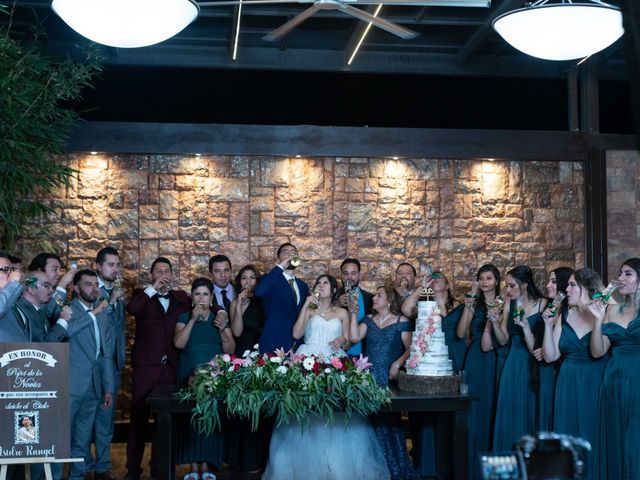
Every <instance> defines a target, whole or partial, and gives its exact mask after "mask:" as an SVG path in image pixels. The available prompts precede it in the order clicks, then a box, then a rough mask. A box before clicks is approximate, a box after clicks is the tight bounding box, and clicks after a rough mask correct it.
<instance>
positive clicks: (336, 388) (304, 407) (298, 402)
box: [178, 351, 390, 433]
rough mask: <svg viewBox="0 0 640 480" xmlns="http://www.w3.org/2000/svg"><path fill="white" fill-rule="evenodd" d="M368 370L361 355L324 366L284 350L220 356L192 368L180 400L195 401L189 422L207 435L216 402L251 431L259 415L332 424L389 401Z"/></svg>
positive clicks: (215, 422) (216, 418)
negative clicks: (340, 414)
mask: <svg viewBox="0 0 640 480" xmlns="http://www.w3.org/2000/svg"><path fill="white" fill-rule="evenodd" d="M370 366H371V364H370V363H368V362H367V359H366V358H362V356H361V357H360V358H359V359H353V358H346V357H345V358H338V357H332V358H331V359H329V360H328V361H326V360H325V359H322V358H317V357H313V356H309V357H304V356H299V355H296V354H292V353H289V354H285V353H284V352H283V351H277V352H276V353H275V354H262V355H259V354H258V353H257V352H253V353H251V354H246V355H245V356H244V357H243V358H238V357H235V356H233V355H218V356H216V357H215V358H214V359H213V360H212V361H211V362H210V363H209V364H207V365H203V366H201V367H199V368H197V369H196V371H195V373H194V376H193V378H192V379H191V381H190V382H189V386H188V387H187V388H184V389H183V390H181V391H180V392H179V393H178V397H179V398H180V399H181V400H183V401H186V400H195V402H196V404H195V407H194V408H193V411H192V413H193V415H192V419H193V421H194V423H195V424H196V425H197V426H198V428H199V430H200V431H201V432H205V433H211V432H212V431H213V430H214V429H219V428H220V408H221V407H222V405H220V402H222V404H223V405H224V407H225V409H226V412H227V415H230V416H238V417H241V418H246V419H249V420H250V421H251V426H252V428H253V430H256V429H257V428H258V423H259V420H260V417H261V416H272V417H274V418H275V421H276V425H280V424H282V423H288V422H289V421H292V420H293V421H296V422H298V423H300V424H301V425H304V424H306V423H307V422H308V421H309V416H310V415H316V416H319V417H321V418H324V419H325V420H326V422H327V423H329V424H332V423H333V422H334V412H336V411H344V412H345V422H349V420H350V418H351V415H352V414H353V413H358V414H361V415H364V416H367V415H370V414H372V413H375V412H377V411H378V410H379V409H380V408H381V407H382V406H383V405H386V404H388V403H389V402H390V397H389V390H388V389H387V388H382V387H380V386H378V384H377V383H376V381H375V379H374V378H373V376H372V375H371V373H370V372H369V371H368V370H367V369H368V367H370Z"/></svg>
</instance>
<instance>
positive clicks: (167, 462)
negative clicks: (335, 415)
mask: <svg viewBox="0 0 640 480" xmlns="http://www.w3.org/2000/svg"><path fill="white" fill-rule="evenodd" d="M175 392H176V386H175V385H158V386H157V387H156V388H154V389H153V391H152V392H151V393H150V394H149V396H148V397H147V403H148V404H149V406H150V408H151V411H152V412H153V413H154V414H155V415H156V428H157V437H156V445H155V448H156V461H157V465H156V476H157V479H158V480H173V479H174V476H175V460H174V459H175V447H176V442H175V438H174V435H175V432H174V424H173V423H174V422H173V417H174V415H175V414H181V413H190V412H191V409H192V408H193V406H194V404H195V403H194V402H180V401H179V400H177V399H176V398H175V396H174V394H175ZM476 399H477V397H476V396H474V395H437V396H436V395H434V396H426V395H422V394H418V393H411V392H404V391H400V390H397V389H395V388H392V389H391V405H390V406H389V407H387V410H388V411H393V412H402V411H407V412H438V413H442V414H443V415H445V421H446V422H447V423H448V425H449V428H450V431H451V432H452V435H451V440H450V441H449V442H447V443H448V444H447V445H443V446H442V448H440V451H439V452H438V458H439V464H444V465H447V466H448V468H447V470H448V471H453V478H455V479H456V480H466V479H467V478H468V465H467V445H468V442H467V439H468V435H469V409H470V408H471V402H472V401H473V400H476ZM439 447H440V446H439ZM454 449H455V454H454ZM449 468H450V469H451V470H449Z"/></svg>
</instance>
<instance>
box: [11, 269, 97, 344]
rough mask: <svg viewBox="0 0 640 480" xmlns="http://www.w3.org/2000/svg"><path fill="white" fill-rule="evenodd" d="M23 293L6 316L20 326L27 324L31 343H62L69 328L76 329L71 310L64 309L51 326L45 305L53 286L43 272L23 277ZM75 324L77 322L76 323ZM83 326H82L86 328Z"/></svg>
mask: <svg viewBox="0 0 640 480" xmlns="http://www.w3.org/2000/svg"><path fill="white" fill-rule="evenodd" d="M23 283H24V292H23V293H22V297H20V298H19V299H18V300H17V301H16V304H15V305H14V307H13V311H12V312H11V313H9V314H8V316H9V315H12V316H13V317H15V319H16V321H17V322H19V323H21V324H27V322H28V327H29V330H30V340H29V341H31V342H62V341H63V340H65V339H66V338H67V335H68V330H69V329H70V328H75V329H77V328H78V327H79V326H80V325H77V324H73V323H72V322H70V320H71V308H69V307H64V308H63V309H62V310H61V312H60V318H58V319H57V321H56V323H55V324H54V325H53V326H51V325H50V324H49V320H47V316H46V314H45V305H47V303H48V302H49V300H51V296H52V295H53V289H54V286H53V285H51V283H49V282H48V281H47V275H46V274H45V273H44V272H39V271H38V272H29V273H27V274H26V275H25V281H24V282H23ZM76 323H77V322H76ZM86 325H87V324H85V325H84V326H86Z"/></svg>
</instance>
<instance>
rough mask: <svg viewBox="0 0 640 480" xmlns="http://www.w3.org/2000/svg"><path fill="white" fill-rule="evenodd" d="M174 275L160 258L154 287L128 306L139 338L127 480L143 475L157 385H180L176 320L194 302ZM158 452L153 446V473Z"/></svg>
mask: <svg viewBox="0 0 640 480" xmlns="http://www.w3.org/2000/svg"><path fill="white" fill-rule="evenodd" d="M172 274H173V272H172V269H171V262H170V261H169V259H167V258H164V257H158V258H156V259H155V260H154V261H153V263H152V264H151V284H150V285H147V287H146V288H144V289H143V288H136V289H135V290H134V291H133V294H132V295H131V300H129V303H128V304H127V312H129V313H130V314H131V315H133V316H134V317H135V318H136V336H135V341H134V343H133V350H132V351H131V368H132V377H133V389H132V391H131V424H130V425H129V437H128V440H127V475H126V477H125V479H126V480H138V479H139V478H140V475H141V474H142V468H140V462H141V461H142V456H143V454H144V444H145V436H146V430H147V426H148V424H149V413H150V412H149V406H148V405H147V402H146V399H147V395H149V393H150V392H151V390H153V388H154V387H155V386H156V385H162V384H174V383H176V373H177V365H178V356H179V353H178V351H177V350H176V348H175V346H174V344H173V335H174V331H175V327H176V321H177V319H178V317H179V316H180V314H181V313H183V312H186V311H188V310H189V308H190V306H191V299H190V298H189V296H188V295H187V292H185V291H184V290H172V289H171V284H172V280H171V276H172ZM154 437H155V435H154ZM155 453H156V452H155V450H154V449H153V446H152V449H151V468H152V472H153V469H154V467H155V462H154V459H155ZM153 473H155V472H153ZM152 476H155V475H153V474H152Z"/></svg>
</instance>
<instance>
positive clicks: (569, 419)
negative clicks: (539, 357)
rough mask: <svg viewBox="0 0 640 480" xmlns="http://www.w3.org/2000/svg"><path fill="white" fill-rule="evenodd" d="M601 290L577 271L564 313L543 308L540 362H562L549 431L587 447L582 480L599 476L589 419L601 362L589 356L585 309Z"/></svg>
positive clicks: (592, 277) (593, 276) (589, 322)
mask: <svg viewBox="0 0 640 480" xmlns="http://www.w3.org/2000/svg"><path fill="white" fill-rule="evenodd" d="M602 289H603V286H602V281H601V280H600V276H599V275H598V274H597V273H596V272H594V271H593V270H591V269H590V268H582V269H580V270H577V271H576V272H575V273H574V274H573V275H571V277H570V278H569V283H568V287H567V289H566V292H567V298H566V300H567V302H568V305H569V309H562V308H559V309H558V310H557V312H553V311H552V310H551V309H550V308H547V309H546V310H545V311H544V312H543V314H542V318H543V320H544V324H545V329H544V340H543V356H544V359H545V360H546V361H547V362H555V361H557V360H558V359H559V358H561V357H562V358H563V359H564V361H563V362H562V365H561V366H560V372H559V373H558V381H557V383H556V396H555V411H554V421H553V423H554V431H555V432H556V433H563V434H567V435H571V436H574V437H580V438H582V439H584V440H587V441H589V443H590V444H591V452H590V453H589V454H588V457H587V465H586V466H587V476H586V477H583V478H589V479H594V480H595V479H597V478H600V476H599V475H598V474H596V472H595V471H594V458H596V457H597V455H598V449H599V444H598V441H599V428H598V422H597V421H594V418H593V417H594V412H596V411H597V410H598V405H599V402H600V387H601V385H602V376H603V374H604V370H605V367H606V366H607V358H606V357H601V358H599V359H597V358H593V357H592V356H591V353H590V351H589V340H590V338H591V331H592V330H593V326H594V323H595V318H594V316H593V314H592V313H591V312H590V310H589V304H590V303H591V298H592V297H593V295H594V294H595V293H596V292H600V291H602ZM554 313H556V315H553V314H554Z"/></svg>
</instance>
